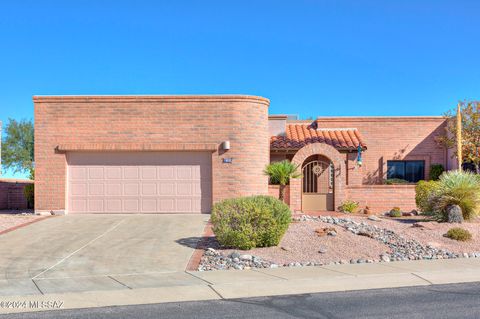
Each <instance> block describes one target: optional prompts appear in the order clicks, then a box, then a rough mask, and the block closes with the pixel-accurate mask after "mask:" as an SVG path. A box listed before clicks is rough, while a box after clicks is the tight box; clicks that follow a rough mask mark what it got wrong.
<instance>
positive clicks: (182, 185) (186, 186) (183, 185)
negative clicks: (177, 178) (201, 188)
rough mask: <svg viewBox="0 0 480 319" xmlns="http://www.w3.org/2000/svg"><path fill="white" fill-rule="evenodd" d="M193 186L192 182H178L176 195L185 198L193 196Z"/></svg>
mask: <svg viewBox="0 0 480 319" xmlns="http://www.w3.org/2000/svg"><path fill="white" fill-rule="evenodd" d="M192 186H193V185H192V183H190V182H178V183H177V193H176V195H183V196H189V195H193V189H192V188H193V187H192Z"/></svg>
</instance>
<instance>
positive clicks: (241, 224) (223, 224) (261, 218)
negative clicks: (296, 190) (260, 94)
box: [211, 196, 291, 249]
mask: <svg viewBox="0 0 480 319" xmlns="http://www.w3.org/2000/svg"><path fill="white" fill-rule="evenodd" d="M211 221H212V224H213V232H214V233H215V236H216V237H217V240H218V242H219V243H220V244H221V245H222V246H225V247H233V248H239V249H251V248H255V247H269V246H276V245H278V243H279V242H280V239H281V238H282V236H283V235H284V234H285V232H286V231H287V229H288V225H289V224H290V221H291V212H290V208H289V207H288V206H287V205H286V204H285V203H283V202H281V201H280V200H278V199H276V198H274V197H271V196H250V197H240V198H235V199H227V200H224V201H221V202H219V203H217V204H215V205H214V206H213V208H212V216H211Z"/></svg>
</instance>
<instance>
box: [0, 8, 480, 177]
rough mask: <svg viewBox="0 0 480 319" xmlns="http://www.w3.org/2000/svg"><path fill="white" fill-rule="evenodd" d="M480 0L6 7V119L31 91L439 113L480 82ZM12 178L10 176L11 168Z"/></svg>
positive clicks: (318, 111)
mask: <svg viewBox="0 0 480 319" xmlns="http://www.w3.org/2000/svg"><path fill="white" fill-rule="evenodd" d="M479 10H480V1H442V0H432V1H428V0H425V1H419V0H415V1H408V0H403V1H385V0H382V1H357V0H354V1H321V0H317V1H314V0H310V1H279V0H277V1H246V0H243V1H208V0H203V1H180V0H179V1H141V0H136V1H118V0H117V1H76V2H75V3H74V2H73V1H48V0H44V1H22V2H20V1H2V2H1V3H0V39H1V41H0V120H2V121H3V122H5V121H6V120H7V119H8V118H9V117H11V118H16V119H21V118H33V104H32V96H33V95H57V94H58V95H61V94H224V93H226V94H236V93H239V94H253V95H262V96H265V97H268V98H269V99H271V107H270V112H271V113H290V114H291V113H293V114H298V115H300V116H301V117H303V118H306V117H316V116H319V115H322V116H335V115H440V114H442V113H443V112H444V111H446V110H448V109H450V108H452V107H454V106H455V104H456V102H457V101H458V100H463V99H476V98H478V97H479V96H478V92H479V88H480V85H479V84H480V83H479V74H480V59H479V58H478V57H479V52H480V41H479V36H480V32H479V31H480V24H479V19H478V12H479ZM7 175H8V174H7Z"/></svg>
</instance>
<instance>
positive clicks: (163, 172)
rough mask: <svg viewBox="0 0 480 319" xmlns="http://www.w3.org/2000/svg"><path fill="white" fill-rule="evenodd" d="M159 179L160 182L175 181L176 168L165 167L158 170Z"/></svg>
mask: <svg viewBox="0 0 480 319" xmlns="http://www.w3.org/2000/svg"><path fill="white" fill-rule="evenodd" d="M158 178H159V179H160V180H174V179H175V166H165V167H159V168H158Z"/></svg>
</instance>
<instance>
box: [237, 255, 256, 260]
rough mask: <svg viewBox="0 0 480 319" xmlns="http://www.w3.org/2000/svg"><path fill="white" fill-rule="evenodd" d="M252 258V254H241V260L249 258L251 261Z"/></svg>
mask: <svg viewBox="0 0 480 319" xmlns="http://www.w3.org/2000/svg"><path fill="white" fill-rule="evenodd" d="M252 259H253V257H252V255H241V256H240V260H248V261H250V260H252Z"/></svg>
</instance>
